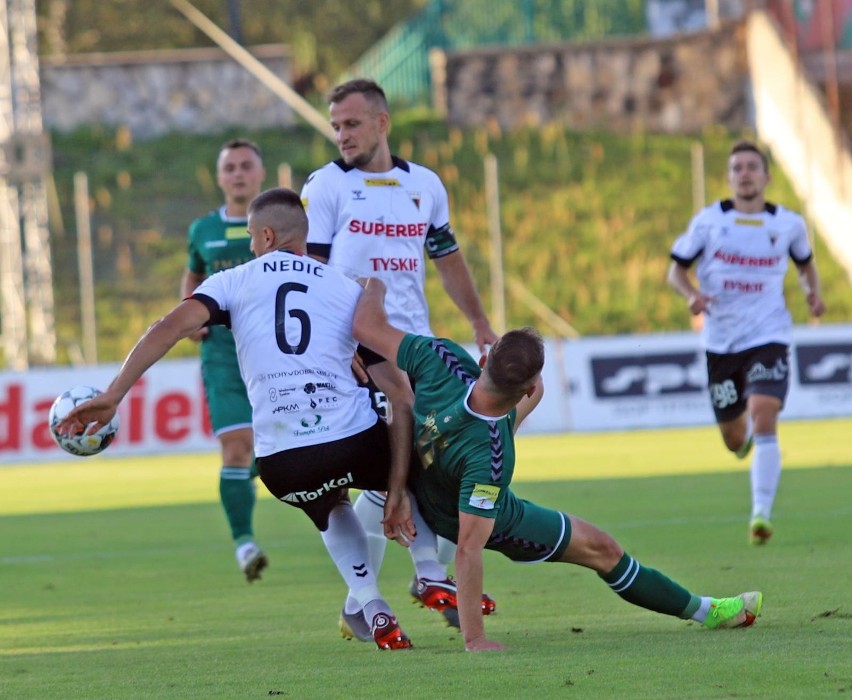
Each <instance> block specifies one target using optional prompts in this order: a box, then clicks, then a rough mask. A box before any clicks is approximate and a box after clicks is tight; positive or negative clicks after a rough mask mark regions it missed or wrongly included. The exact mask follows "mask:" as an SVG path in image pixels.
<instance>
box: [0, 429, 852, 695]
mask: <svg viewBox="0 0 852 700" xmlns="http://www.w3.org/2000/svg"><path fill="white" fill-rule="evenodd" d="M850 430H852V423H850V421H849V420H844V421H820V422H808V423H793V422H791V423H785V424H783V425H782V427H781V431H782V436H783V438H782V439H783V441H784V443H783V444H784V450H785V455H787V454H789V459H788V462H787V466H786V470H785V473H784V477H783V480H782V486H781V490H780V493H779V497H778V502H777V506H776V518H775V524H776V527H777V531H776V537H775V539H773V541H772V542H771V543H770V544H769V545H768V546H766V547H764V548H759V549H756V548H752V547H749V546H748V545H747V544H746V516H747V508H748V475H747V472H746V470H745V469H744V468H743V467H742V466H741V465H740V464H739V463H738V462H737V461H736V460H735V459H734V458H733V457H731V456H729V455H727V454H725V451H724V449H723V448H722V446H721V443H720V441H719V438H718V435H717V431H716V429H715V428H711V427H707V428H700V429H689V430H668V431H648V432H643V431H639V432H632V433H624V434H617V435H613V434H603V435H566V436H546V437H534V438H532V437H531V438H521V439H520V440H519V448H518V453H519V464H518V469H517V474H518V478H519V479H521V480H522V481H521V482H520V483H518V484H517V485H516V490H517V492H518V493H519V494H520V495H522V496H523V497H526V498H531V499H533V500H536V501H538V502H540V503H542V504H544V505H548V506H551V507H561V508H565V509H568V510H570V511H571V512H574V513H577V514H578V515H580V516H582V517H585V518H588V519H590V520H592V521H593V522H596V523H597V524H599V525H601V526H602V527H604V528H606V529H607V530H608V531H609V532H611V533H612V534H613V535H614V536H615V537H617V538H618V539H619V541H620V542H621V543H622V544H623V545H624V547H625V548H626V549H627V551H629V552H630V553H631V554H633V555H634V556H636V557H637V558H638V559H639V560H640V561H642V562H643V563H645V564H647V565H649V566H654V567H658V568H659V569H661V570H662V571H664V572H666V573H668V574H669V575H671V576H673V577H674V578H675V579H677V580H678V581H680V582H681V583H683V584H684V585H686V586H687V587H689V588H691V589H694V590H695V591H696V592H699V593H704V594H706V593H716V592H719V593H737V592H740V591H742V590H749V589H752V588H760V589H762V590H763V591H764V594H765V600H766V602H765V605H764V611H763V615H762V616H761V618H760V620H758V623H757V624H756V625H755V626H754V627H752V628H750V629H748V630H731V631H727V630H726V631H719V632H709V631H706V630H703V629H701V628H700V627H699V626H698V625H696V624H694V623H685V622H683V621H680V620H677V619H673V618H668V617H663V616H659V615H654V614H652V613H649V612H647V611H645V610H642V609H640V608H636V607H633V606H631V605H628V604H627V603H625V602H623V601H621V600H619V599H617V597H616V596H615V595H613V594H612V593H611V592H609V591H608V590H607V587H606V586H605V585H604V584H603V583H602V582H601V581H600V580H598V578H597V577H596V576H595V575H594V574H593V573H592V572H590V571H585V570H582V569H580V568H578V567H569V566H565V565H550V564H543V565H539V566H535V567H529V566H519V565H515V564H512V563H511V562H509V561H508V560H506V559H504V558H503V557H501V556H499V555H496V554H494V553H489V554H486V555H485V557H486V580H485V584H486V590H488V592H489V593H491V594H492V595H493V596H494V597H495V599H496V600H497V605H498V612H497V614H496V615H495V616H494V617H493V618H489V620H488V621H487V627H488V630H489V634H490V635H491V636H492V637H493V638H494V639H496V640H498V641H500V642H503V643H505V644H507V645H509V646H511V650H510V651H508V652H503V653H492V654H482V655H471V654H465V653H464V652H462V645H461V641H460V640H459V636H458V634H457V633H455V632H453V631H451V630H449V629H447V628H445V627H443V626H442V625H441V624H440V623H439V621H438V619H437V616H436V615H435V614H433V613H429V612H427V611H425V610H422V609H419V608H417V607H415V606H413V605H411V604H410V603H409V599H408V596H407V594H406V589H407V587H408V583H409V580H410V577H411V564H410V561H409V560H408V556H407V554H406V553H404V552H402V551H401V550H399V549H398V548H397V547H395V546H393V545H391V547H389V549H388V555H387V559H386V562H385V567H384V569H383V571H382V577H381V585H382V588H383V590H384V592H385V594H386V595H387V597H388V599H389V601H390V603H391V604H392V605H393V606H395V608H396V609H397V612H398V614H399V616H400V619H401V622H402V624H403V625H404V627H405V630H406V631H407V632H408V634H409V635H410V636H411V637H412V639H413V640H414V644H415V648H414V650H413V651H411V652H405V653H392V652H388V653H378V652H377V651H376V650H375V649H374V648H373V647H372V646H371V645H368V644H360V643H358V642H346V641H344V640H342V639H340V638H339V636H338V635H337V630H336V623H337V615H338V611H339V608H340V605H341V604H342V599H343V595H344V588H343V584H342V581H341V580H340V578H339V576H338V574H337V573H336V571H335V570H334V567H333V565H332V564H331V561H330V560H329V558H328V556H327V554H326V553H325V551H324V549H323V547H322V544H321V542H320V538H319V537H318V535H317V533H316V531H315V530H313V529H312V527H311V525H310V522H309V520H308V519H307V518H306V517H305V516H304V515H302V514H301V513H299V512H298V511H297V510H296V509H295V508H292V507H289V506H287V505H284V504H281V503H279V502H277V501H275V500H274V499H273V498H272V497H271V496H269V494H267V493H266V492H265V491H264V490H263V488H262V487H261V489H260V491H259V493H260V492H262V494H261V498H260V500H259V502H258V512H257V518H256V528H257V532H258V536H259V537H261V538H262V539H261V541H262V542H263V545H264V547H265V548H266V549H267V550H268V551H269V553H270V557H271V566H270V568H269V570H268V572H267V573H265V574H264V577H263V580H262V581H259V582H257V583H255V584H253V585H251V586H248V585H247V584H246V583H245V581H244V580H243V579H242V577H241V576H240V575H239V572H238V571H237V568H236V564H235V562H234V560H233V555H232V552H231V548H230V545H229V542H228V537H227V526H226V524H225V520H224V518H223V516H222V513H221V509H220V506H219V505H218V502H217V495H216V477H215V474H216V469H217V466H216V465H217V458H216V456H215V455H214V454H212V453H211V454H207V455H183V456H169V457H156V458H153V457H152V458H147V459H124V460H116V459H110V458H109V457H108V453H107V454H105V455H102V456H100V457H95V458H92V459H88V460H85V459H84V460H75V459H73V458H69V459H67V460H65V461H63V462H62V463H60V464H55V465H42V466H40V467H32V466H20V467H13V466H9V467H4V468H3V469H0V531H2V532H4V533H10V536H8V537H6V536H4V537H3V538H0V589H2V591H3V606H2V608H0V626H2V630H3V635H2V641H0V696H2V697H4V698H15V700H59V699H61V700H99V699H104V700H106V699H109V700H113V699H114V698H126V699H128V700H139V699H141V698H168V699H170V700H172V699H178V698H203V699H204V700H213V699H214V698H226V699H228V700H230V699H232V698H262V697H264V698H265V697H281V698H299V699H300V700H301V699H304V700H310V699H314V698H317V699H319V698H322V699H325V698H352V700H361V699H363V698H377V697H385V696H387V695H388V692H389V690H388V689H399V688H404V696H405V697H406V698H415V699H418V700H419V699H421V698H466V699H469V700H478V699H479V698H486V699H491V698H494V697H505V698H513V699H514V698H531V699H532V698H534V699H536V700H538V699H540V698H555V697H559V698H564V697H573V696H575V695H576V696H577V697H583V698H622V697H637V698H677V699H678V700H681V699H683V698H722V697H741V698H830V697H837V696H838V695H841V696H842V695H843V694H844V693H846V694H848V693H849V692H850V691H852V675H850V672H849V668H848V659H847V656H848V655H847V654H844V653H843V652H842V649H844V648H847V646H848V640H849V625H850V620H851V619H852V618H851V617H850V611H849V609H848V605H847V603H848V599H849V596H848V585H847V581H848V580H849V578H850V577H851V576H852V559H850V557H849V556H848V526H846V525H844V523H848V518H849V503H848V494H849V493H850V489H852V463H850V461H849V453H848V450H847V451H845V452H844V451H843V447H844V446H845V445H846V443H845V442H844V440H845V436H847V435H848V434H849V431H850ZM661 445H664V446H665V449H661V448H660V446H661ZM838 454H841V455H845V457H844V458H841V459H838V458H837V457H836V455H838ZM566 455H569V457H568V458H567V459H566ZM625 456H627V457H628V458H629V460H628V461H627V462H625V459H624V457H625ZM832 456H833V457H832ZM826 458H827V459H826ZM684 468H686V469H689V470H690V471H689V473H679V472H683V470H684ZM693 468H694V469H693ZM704 468H706V469H707V470H708V471H707V473H701V470H702V469H704ZM711 470H712V471H711ZM726 470H727V471H726ZM597 475H601V476H606V477H607V478H606V479H605V480H603V479H599V478H598V476H597ZM540 479H545V480H543V481H542V480H540ZM844 659H847V661H844ZM393 694H397V695H398V694H399V691H398V690H394V691H393Z"/></svg>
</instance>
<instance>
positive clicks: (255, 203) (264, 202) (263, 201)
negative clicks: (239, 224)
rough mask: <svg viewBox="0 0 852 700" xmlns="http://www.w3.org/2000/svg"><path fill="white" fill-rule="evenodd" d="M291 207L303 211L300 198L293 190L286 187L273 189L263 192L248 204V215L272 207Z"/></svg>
mask: <svg viewBox="0 0 852 700" xmlns="http://www.w3.org/2000/svg"><path fill="white" fill-rule="evenodd" d="M276 205H277V206H282V207H293V208H296V209H301V210H302V211H303V212H304V211H305V207H304V206H303V205H302V198H301V197H299V195H298V194H297V193H296V192H294V191H293V190H290V189H287V188H286V187H273V188H272V189H270V190H264V191H263V192H261V193H260V194H259V195H257V197H255V198H254V199H253V200H251V202H249V206H248V213H249V214H258V213H260V212H261V211H263V210H264V209H266V208H267V207H273V206H276Z"/></svg>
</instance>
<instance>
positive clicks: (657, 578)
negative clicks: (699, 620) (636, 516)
mask: <svg viewBox="0 0 852 700" xmlns="http://www.w3.org/2000/svg"><path fill="white" fill-rule="evenodd" d="M601 578H602V579H603V580H604V581H606V582H607V584H608V585H609V587H610V588H611V589H612V590H613V591H614V592H615V593H617V594H618V595H619V596H620V597H622V598H623V599H624V600H626V601H627V602H628V603H633V604H634V605H638V606H640V607H642V608H647V609H648V610H653V611H654V612H658V613H663V614H664V615H674V616H675V617H684V618H689V617H690V615H691V614H692V613H693V612H694V611H695V610H696V609H697V608H698V606H699V605H700V604H701V599H700V598H699V597H698V596H695V595H693V594H692V593H690V592H689V591H688V590H686V589H685V588H684V587H683V586H681V585H680V584H677V583H675V582H674V581H672V580H671V579H670V578H668V577H667V576H664V575H663V574H661V573H660V572H659V571H657V570H656V569H649V568H647V567H644V566H642V565H641V564H640V563H639V562H638V561H636V560H635V559H634V558H633V557H631V556H630V555H629V554H627V553H626V552H625V553H624V555H623V556H622V557H621V561H619V562H618V564H616V565H615V568H614V569H613V570H612V571H610V572H609V573H608V574H604V575H602V576H601Z"/></svg>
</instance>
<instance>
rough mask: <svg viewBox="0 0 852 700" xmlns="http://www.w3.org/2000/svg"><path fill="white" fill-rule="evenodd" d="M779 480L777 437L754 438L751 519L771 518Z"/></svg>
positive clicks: (779, 459)
mask: <svg viewBox="0 0 852 700" xmlns="http://www.w3.org/2000/svg"><path fill="white" fill-rule="evenodd" d="M780 480H781V450H780V449H779V447H778V436H777V435H775V434H774V433H772V434H769V435H758V434H755V436H754V457H753V458H752V462H751V517H752V518H757V517H760V518H766V519H767V520H769V519H770V518H771V517H772V505H773V503H774V501H775V494H776V493H777V491H778V482H779V481H780Z"/></svg>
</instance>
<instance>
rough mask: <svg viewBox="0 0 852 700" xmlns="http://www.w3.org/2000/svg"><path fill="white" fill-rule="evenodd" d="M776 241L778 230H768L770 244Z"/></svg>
mask: <svg viewBox="0 0 852 700" xmlns="http://www.w3.org/2000/svg"><path fill="white" fill-rule="evenodd" d="M777 241H778V232H777V231H770V232H769V242H770V243H771V244H772V245H775V243H776V242H777Z"/></svg>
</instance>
